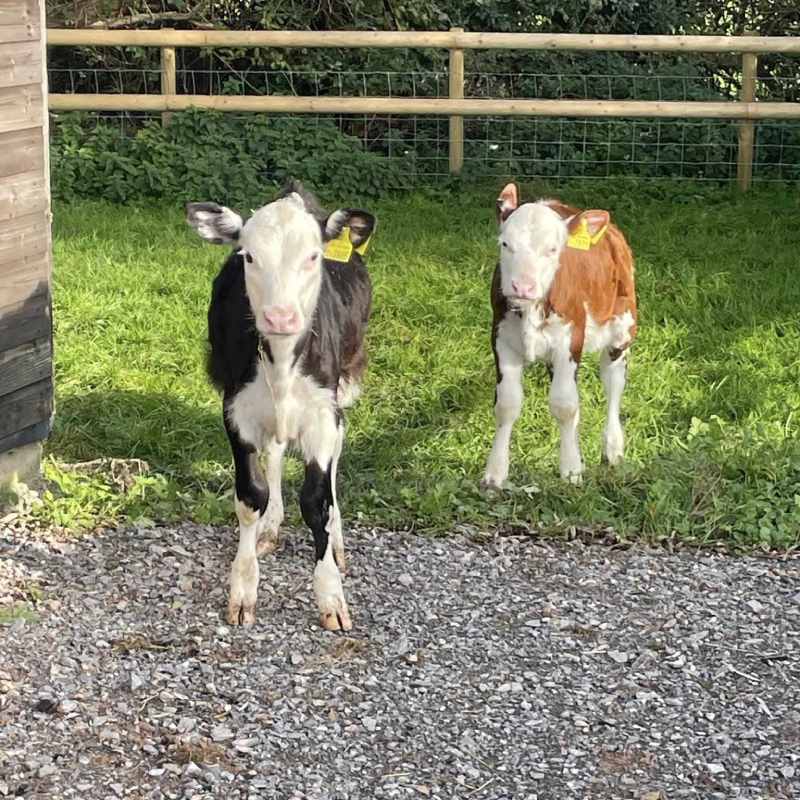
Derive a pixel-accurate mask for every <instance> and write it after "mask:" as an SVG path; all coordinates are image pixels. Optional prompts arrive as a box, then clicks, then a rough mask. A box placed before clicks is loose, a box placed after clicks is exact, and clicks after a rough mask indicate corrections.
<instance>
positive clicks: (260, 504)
mask: <svg viewBox="0 0 800 800" xmlns="http://www.w3.org/2000/svg"><path fill="white" fill-rule="evenodd" d="M223 416H224V419H225V430H226V432H227V434H228V440H229V441H230V444H231V450H232V451H233V463H234V467H235V470H236V502H235V507H236V517H237V518H238V520H239V547H238V549H237V551H236V557H235V558H234V559H233V564H231V577H230V595H229V598H228V614H227V619H228V623H229V624H231V625H239V624H243V625H251V624H252V623H253V622H255V621H256V599H257V597H258V577H259V571H258V558H257V557H256V541H257V539H258V531H259V525H260V518H261V516H262V514H263V513H264V511H265V509H266V507H267V491H266V490H265V489H264V488H263V487H262V486H259V485H258V480H257V475H258V473H257V471H256V469H255V465H254V463H253V462H254V460H255V456H256V452H255V448H254V447H253V446H252V445H250V444H248V443H246V442H244V441H243V440H242V438H241V437H240V436H239V433H238V431H237V430H236V428H235V427H234V425H233V424H232V423H231V422H230V421H229V419H228V414H227V410H226V411H225V412H223Z"/></svg>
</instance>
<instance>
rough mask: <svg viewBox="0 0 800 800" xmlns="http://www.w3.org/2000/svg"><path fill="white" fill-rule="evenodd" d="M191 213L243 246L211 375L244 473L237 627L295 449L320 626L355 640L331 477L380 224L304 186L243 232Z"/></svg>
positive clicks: (353, 386)
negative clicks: (301, 465) (371, 246)
mask: <svg viewBox="0 0 800 800" xmlns="http://www.w3.org/2000/svg"><path fill="white" fill-rule="evenodd" d="M186 212H187V221H188V223H189V224H190V225H191V226H192V227H193V228H195V230H197V232H198V233H199V234H200V236H202V237H203V238H204V239H206V240H207V241H211V242H214V243H215V244H224V243H229V244H232V245H234V247H235V250H234V252H233V253H232V254H231V255H230V256H229V257H228V259H227V260H226V261H225V263H224V265H223V266H222V269H221V270H220V273H219V275H218V276H217V278H216V279H215V281H214V286H213V289H212V296H211V305H210V306H209V310H208V338H209V343H210V345H211V349H210V353H209V360H208V371H209V375H210V377H211V379H212V381H213V382H214V384H215V385H216V386H217V387H218V388H219V389H220V390H221V391H222V393H223V419H224V423H225V430H226V431H227V434H228V439H229V441H230V445H231V450H232V451H233V461H234V465H235V469H236V502H235V507H236V516H237V517H238V520H239V548H238V551H237V553H236V557H235V558H234V561H233V564H232V566H231V577H230V598H229V602H228V621H229V622H230V623H231V624H232V625H236V624H238V623H252V622H254V621H255V606H256V597H257V593H258V578H259V568H258V556H259V555H261V554H263V553H266V552H270V551H272V550H274V548H275V546H276V543H277V537H278V528H279V527H280V525H281V523H282V522H283V499H282V496H281V472H282V460H283V454H284V451H285V449H286V446H287V444H293V445H295V446H296V447H297V448H298V449H299V450H300V452H301V453H302V455H303V457H304V460H305V480H304V482H303V487H302V489H301V492H300V508H301V511H302V513H303V519H305V521H306V523H307V524H308V526H309V528H311V531H312V533H313V535H314V545H315V551H316V567H315V569H314V594H315V596H316V600H317V605H318V607H319V613H320V619H321V623H322V625H323V627H325V628H328V629H330V630H338V629H340V628H342V629H344V630H349V629H350V627H351V620H350V613H349V610H348V607H347V603H346V602H345V598H344V592H343V589H342V578H341V572H340V570H341V571H342V572H343V571H344V540H343V537H342V519H341V514H340V512H339V505H338V502H337V499H336V467H337V462H338V460H339V455H340V453H341V451H342V443H343V441H344V420H343V415H342V409H343V408H345V407H347V406H348V405H350V404H351V403H352V402H353V401H354V400H355V398H356V397H357V396H358V386H359V381H360V379H361V375H362V372H363V370H364V367H365V365H366V357H365V354H364V334H365V330H366V326H367V321H368V319H369V313H370V304H371V296H372V295H371V291H372V290H371V284H370V279H369V275H368V273H367V269H366V266H365V265H364V262H363V260H362V258H361V253H362V252H363V250H364V248H365V247H366V242H367V240H368V239H369V236H370V234H371V233H372V230H373V228H374V226H375V218H374V217H373V216H372V215H371V214H368V213H367V212H365V211H360V210H356V209H339V210H338V211H334V212H333V213H332V214H330V215H329V214H327V213H325V212H324V211H323V210H322V209H321V208H320V206H319V204H318V202H317V201H316V199H315V198H314V197H313V195H311V194H310V193H308V192H306V191H305V190H304V189H303V187H302V186H301V185H300V184H299V183H292V184H290V185H289V186H288V187H287V188H286V189H285V190H284V191H283V192H282V193H281V195H280V196H279V197H278V198H277V199H276V200H275V201H274V202H272V203H268V204H267V205H265V206H262V207H261V208H259V209H258V210H257V211H255V212H254V213H253V214H252V216H251V217H250V218H249V219H248V220H246V221H245V220H243V219H242V218H241V217H240V216H239V215H238V214H237V213H236V212H235V211H231V209H229V208H225V207H223V206H218V205H216V204H214V203H189V204H188V205H187V207H186ZM334 240H335V241H334ZM326 242H332V244H333V245H335V247H330V246H328V247H326ZM261 451H265V454H266V476H264V474H263V473H262V470H261V465H260V459H259V453H260V452H261Z"/></svg>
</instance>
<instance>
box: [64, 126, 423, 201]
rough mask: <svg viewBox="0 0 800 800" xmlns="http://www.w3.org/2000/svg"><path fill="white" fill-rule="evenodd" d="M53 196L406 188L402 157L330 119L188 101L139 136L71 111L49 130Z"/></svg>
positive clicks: (245, 196)
mask: <svg viewBox="0 0 800 800" xmlns="http://www.w3.org/2000/svg"><path fill="white" fill-rule="evenodd" d="M50 150H51V164H52V182H53V195H54V196H55V197H57V198H59V199H64V200H74V199H77V198H93V199H99V198H102V199H105V200H110V201H112V202H115V203H125V202H130V201H135V200H153V199H159V198H164V199H169V200H171V201H175V200H179V201H183V200H189V199H193V200H196V199H204V198H205V199H209V200H216V201H220V202H226V203H231V204H238V205H242V204H246V203H247V202H252V201H259V200H262V199H263V197H264V193H265V188H268V187H270V186H271V184H274V183H276V182H282V181H283V180H284V179H285V178H287V177H295V178H299V179H301V180H304V181H307V182H308V183H309V184H310V185H312V186H314V187H316V188H317V189H319V190H321V191H324V192H330V193H332V194H336V195H341V196H346V197H353V196H365V197H377V196H380V195H382V194H385V193H389V192H393V191H397V190H400V189H405V188H407V187H408V177H407V175H406V174H405V172H404V171H403V170H402V168H401V166H400V165H399V164H398V163H397V162H395V161H391V160H389V159H386V158H383V157H382V156H380V155H377V154H374V153H369V152H366V151H365V150H364V149H363V148H362V146H361V142H360V141H359V140H358V139H357V138H355V137H353V136H348V135H346V134H343V133H341V132H340V131H339V130H338V129H337V127H336V126H335V125H334V124H333V123H332V122H329V121H327V120H320V119H313V120H311V119H305V118H285V117H284V118H274V117H269V116H266V115H256V114H249V115H247V116H241V117H240V116H235V115H230V114H222V113H219V112H207V111H198V110H190V111H185V112H180V113H176V114H175V115H174V117H173V119H172V122H171V124H170V125H168V126H162V124H161V122H160V120H159V121H156V120H148V121H145V122H144V123H143V125H142V126H141V127H140V128H139V129H138V130H136V131H135V133H133V134H132V135H130V134H125V133H124V132H123V130H122V129H121V127H120V126H119V124H118V123H115V122H111V121H107V120H102V119H97V118H94V117H91V116H88V115H85V114H79V113H73V114H65V115H62V116H60V117H59V119H58V121H57V124H56V125H54V126H53V135H52V137H51V146H50Z"/></svg>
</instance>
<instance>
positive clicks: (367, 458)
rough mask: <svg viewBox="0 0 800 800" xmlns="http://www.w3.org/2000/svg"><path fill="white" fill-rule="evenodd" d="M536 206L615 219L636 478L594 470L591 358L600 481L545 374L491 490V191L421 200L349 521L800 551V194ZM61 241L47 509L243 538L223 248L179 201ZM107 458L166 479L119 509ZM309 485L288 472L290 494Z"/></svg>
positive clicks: (587, 389) (404, 248) (391, 262)
mask: <svg viewBox="0 0 800 800" xmlns="http://www.w3.org/2000/svg"><path fill="white" fill-rule="evenodd" d="M537 190H538V191H540V192H542V193H547V194H558V195H559V196H561V197H562V198H563V199H566V200H569V201H571V202H573V203H576V204H579V205H584V206H593V207H604V208H608V209H609V210H611V212H612V215H613V218H614V219H615V221H616V222H617V223H618V224H619V225H620V226H621V227H622V229H623V230H624V231H625V232H626V233H627V235H628V237H629V239H630V242H631V245H632V247H633V250H634V253H635V254H636V257H637V282H638V293H639V301H640V335H639V338H638V340H637V342H636V344H635V346H634V349H633V356H632V360H631V366H630V372H629V382H628V387H627V390H626V394H625V399H624V412H625V415H626V419H627V422H626V434H627V442H628V449H627V458H628V460H627V463H626V465H625V466H624V467H623V468H621V469H618V470H609V469H607V468H604V467H601V466H600V465H599V462H600V446H599V445H600V432H601V428H602V423H603V413H604V400H603V396H602V388H601V385H600V381H599V379H598V377H597V372H596V359H594V358H592V359H588V360H587V363H586V364H585V365H584V366H583V367H582V371H581V385H580V389H581V396H582V402H583V406H582V421H581V432H582V445H583V451H584V457H585V460H586V462H587V464H588V465H590V466H589V469H588V471H587V475H586V480H585V483H584V486H583V487H582V488H573V487H569V486H566V485H564V484H562V483H561V482H560V481H559V480H558V478H557V468H558V467H557V459H558V441H557V434H556V426H555V425H554V423H553V421H552V420H551V418H550V415H549V411H548V409H547V402H546V391H547V387H546V375H545V371H544V369H543V368H542V367H541V366H535V367H533V368H531V369H530V370H529V373H528V376H527V378H526V403H525V407H524V411H523V415H522V417H521V419H520V421H519V423H518V425H517V427H516V429H515V435H514V439H513V445H512V466H511V479H512V481H513V484H514V486H513V487H512V488H511V489H510V490H509V491H507V492H504V493H502V494H500V495H489V496H484V495H482V494H481V493H480V492H479V491H478V490H477V484H478V481H479V479H480V476H481V474H482V468H483V464H484V460H485V458H486V455H487V453H488V450H489V447H490V444H491V438H492V433H493V412H492V401H493V391H494V369H493V363H492V357H491V350H490V347H489V339H488V336H489V320H490V310H489V305H488V287H489V282H490V277H491V272H492V269H493V267H494V263H495V258H496V232H495V226H494V221H493V191H496V187H489V188H487V189H486V190H485V191H482V192H478V191H467V192H462V193H458V192H454V193H444V192H443V193H440V194H437V193H435V192H429V193H427V194H418V195H414V196H410V197H409V196H406V197H401V198H399V199H393V200H385V201H382V202H379V203H376V204H373V205H372V210H374V211H375V213H376V214H377V216H378V218H379V230H378V235H377V236H376V237H375V240H374V244H373V249H372V253H371V258H370V269H371V272H372V275H373V279H374V284H375V305H374V314H373V319H372V323H371V327H370V332H369V349H370V357H371V363H370V368H369V372H368V379H367V382H366V386H365V394H364V396H363V398H362V400H361V401H360V403H359V404H358V405H357V407H356V408H355V409H353V410H352V412H351V413H350V415H349V418H348V442H347V445H346V447H345V453H344V457H343V463H342V479H341V481H340V485H341V487H342V505H343V510H344V514H345V516H346V518H348V519H351V520H352V519H356V518H360V519H362V520H364V521H367V522H370V523H375V524H384V525H391V526H415V527H418V528H421V529H425V530H429V531H436V532H444V531H446V530H448V529H451V528H452V526H453V525H454V524H456V523H470V524H474V525H476V526H481V527H483V526H498V525H499V526H507V525H515V524H525V525H533V526H536V527H538V528H540V529H542V530H544V531H550V532H557V531H563V530H564V529H565V528H567V527H568V526H571V525H579V526H586V527H588V528H592V529H597V528H601V529H607V528H613V529H614V531H615V532H616V534H617V535H619V536H621V537H634V536H644V537H646V538H648V539H650V540H663V539H667V540H681V541H684V542H691V543H695V544H703V543H708V542H712V541H713V542H718V541H724V542H727V543H729V544H731V545H734V546H737V547H744V548H752V547H761V548H783V549H786V548H791V547H794V546H796V545H797V544H798V543H800V533H798V531H799V530H800V494H798V493H797V487H798V485H800V446H798V442H797V414H796V411H797V408H798V405H800V397H798V391H797V386H798V382H799V381H800V356H799V355H798V354H800V318H798V309H800V280H798V265H800V256H799V255H798V254H799V253H800V226H798V224H797V220H798V218H800V198H798V195H797V193H796V191H792V190H787V189H782V190H778V189H771V190H769V191H767V190H759V191H756V192H753V193H752V194H750V195H748V196H747V197H744V198H743V197H740V196H738V195H735V194H734V193H733V191H729V190H726V189H725V190H723V189H719V188H714V187H697V186H688V185H686V184H679V185H668V184H663V183H653V184H651V185H649V186H648V185H647V184H639V185H636V184H630V183H612V182H605V183H599V182H594V183H591V184H589V183H583V184H580V183H575V184H571V185H569V186H560V187H556V188H553V187H537ZM199 199H205V198H199ZM348 201H351V198H348ZM54 231H55V271H54V280H55V289H54V304H55V342H56V386H57V413H56V418H55V428H54V432H53V435H52V437H51V439H50V442H49V444H48V451H49V454H50V457H51V460H50V462H49V465H48V475H49V477H50V478H51V479H52V480H53V487H54V488H53V490H52V491H51V492H49V493H47V494H46V495H45V498H44V501H45V502H44V504H43V505H42V506H41V507H40V508H39V511H38V512H37V513H38V514H39V515H40V517H41V518H42V519H45V520H46V521H50V522H56V523H58V524H61V525H65V526H68V527H69V526H72V527H75V526H78V527H80V526H83V527H85V526H90V525H92V524H95V523H97V522H98V521H104V520H105V521H108V520H111V521H113V520H119V519H129V520H130V519H137V518H140V517H146V518H150V519H174V518H180V517H183V518H193V519H197V520H199V521H206V522H227V521H230V520H231V519H232V512H231V509H232V503H231V501H230V496H231V484H232V474H231V466H230V454H229V450H228V446H227V442H226V439H225V436H224V433H223V429H222V425H221V420H220V401H219V399H218V398H217V397H216V395H215V393H214V391H213V390H212V389H211V388H210V386H209V385H208V383H207V381H206V378H205V375H204V372H203V356H204V346H205V345H204V341H205V313H206V308H207V302H208V296H209V289H210V284H211V281H212V279H213V277H214V275H215V274H216V271H217V269H218V267H219V265H220V263H221V261H222V259H223V258H224V250H223V249H221V248H215V247H212V246H209V245H206V244H203V243H202V242H201V241H200V240H199V239H198V238H197V237H196V236H195V235H194V234H193V233H192V232H191V231H190V230H189V229H188V228H187V227H186V225H185V224H184V222H183V219H182V212H181V210H180V209H178V208H171V207H161V208H152V207H147V208H139V207H114V206H111V205H105V204H100V203H79V204H73V205H57V206H56V208H55V228H54ZM97 458H122V459H124V458H140V459H144V460H146V461H147V462H148V463H149V464H150V466H151V471H150V472H149V473H148V474H147V475H144V476H139V477H136V478H135V479H134V480H133V484H132V486H131V487H130V488H129V489H128V491H126V492H120V491H118V490H117V489H116V488H115V487H114V486H113V485H111V484H110V483H108V482H104V481H102V480H101V479H100V478H98V477H96V476H94V477H92V476H86V475H77V474H74V473H72V472H70V471H69V470H68V469H65V468H64V467H63V465H64V464H65V463H68V462H76V461H87V460H92V459H97ZM299 476H300V468H299V466H298V465H297V464H291V465H290V469H289V475H288V477H289V481H290V483H291V486H290V487H289V488H288V489H287V493H288V494H291V495H294V493H295V492H296V489H297V488H298V479H299ZM287 505H288V507H289V508H290V509H292V510H293V511H294V509H295V508H296V503H293V502H290V503H288V504H287ZM295 513H296V512H295ZM295 519H297V516H295Z"/></svg>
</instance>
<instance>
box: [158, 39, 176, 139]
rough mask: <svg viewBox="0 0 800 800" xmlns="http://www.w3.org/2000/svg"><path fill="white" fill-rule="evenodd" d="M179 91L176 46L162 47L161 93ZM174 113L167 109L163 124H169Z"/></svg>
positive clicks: (163, 115) (162, 116)
mask: <svg viewBox="0 0 800 800" xmlns="http://www.w3.org/2000/svg"><path fill="white" fill-rule="evenodd" d="M177 93H178V75H177V70H176V68H175V48H174V47H162V48H161V94H177ZM171 120H172V113H171V112H169V111H165V112H164V113H163V114H162V115H161V124H162V125H169V123H170V121H171Z"/></svg>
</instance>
